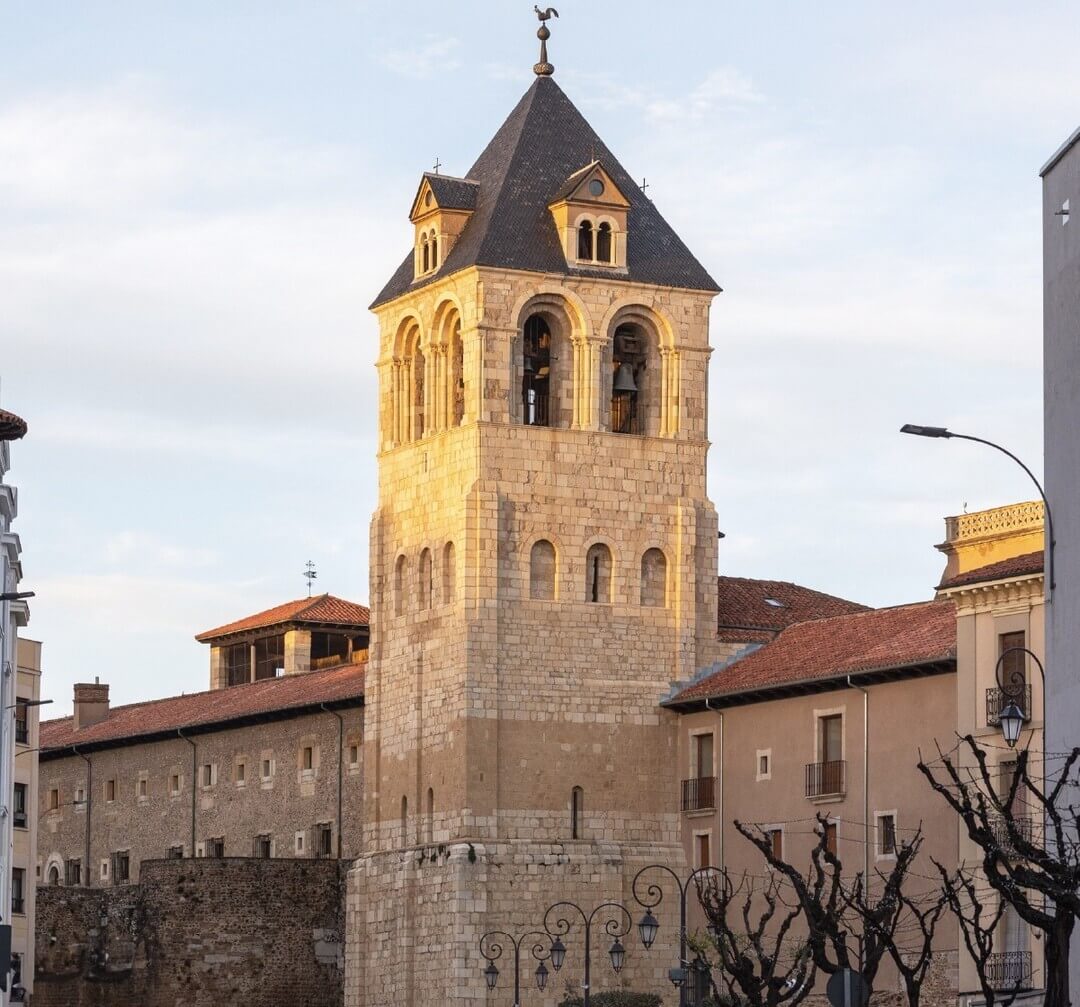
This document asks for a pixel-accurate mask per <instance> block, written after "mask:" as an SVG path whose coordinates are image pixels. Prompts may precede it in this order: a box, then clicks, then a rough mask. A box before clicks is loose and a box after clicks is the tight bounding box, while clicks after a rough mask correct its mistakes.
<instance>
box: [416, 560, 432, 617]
mask: <svg viewBox="0 0 1080 1007" xmlns="http://www.w3.org/2000/svg"><path fill="white" fill-rule="evenodd" d="M419 576H420V580H419V583H418V585H417V586H418V587H419V589H420V590H419V591H418V592H417V595H418V597H419V599H420V608H421V609H422V610H423V609H428V608H431V605H432V600H431V596H432V593H433V592H432V590H431V588H432V583H431V580H432V576H433V574H432V571H431V550H430V549H425V550H424V551H423V552H422V553H420V570H419Z"/></svg>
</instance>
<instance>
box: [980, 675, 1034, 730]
mask: <svg viewBox="0 0 1080 1007" xmlns="http://www.w3.org/2000/svg"><path fill="white" fill-rule="evenodd" d="M1009 703H1016V705H1017V706H1019V707H1020V712H1021V713H1022V714H1023V715H1024V720H1031V686H1030V685H1026V686H1024V689H1023V691H1022V692H1021V693H1020V695H1019V696H1010V695H1009V694H1008V693H1006V692H1002V690H1001V689H998V688H996V687H995V688H992V689H987V690H986V726H987V727H997V725H998V724H1000V723H1001V711H1002V710H1004V709H1005V707H1006V706H1008V705H1009Z"/></svg>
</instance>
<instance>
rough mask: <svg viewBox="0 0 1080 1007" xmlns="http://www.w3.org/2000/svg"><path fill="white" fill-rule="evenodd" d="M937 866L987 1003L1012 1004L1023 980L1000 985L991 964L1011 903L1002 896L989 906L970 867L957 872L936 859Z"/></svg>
mask: <svg viewBox="0 0 1080 1007" xmlns="http://www.w3.org/2000/svg"><path fill="white" fill-rule="evenodd" d="M934 866H935V867H936V868H937V869H938V873H939V874H940V875H941V885H942V892H943V894H944V897H945V901H946V904H947V905H948V907H949V910H950V911H951V912H952V914H953V916H955V917H956V918H957V920H958V921H959V923H960V934H961V936H962V937H963V938H964V946H965V947H966V948H967V950H968V954H969V955H971V958H972V960H973V961H974V962H975V970H976V973H977V975H978V977H979V987H980V988H981V989H982V994H983V1000H984V1002H985V1004H986V1007H995V1005H1000V1007H1009V1005H1010V1004H1011V1003H1012V1002H1013V1001H1014V1000H1015V999H1016V995H1017V993H1019V992H1020V981H1019V980H1018V981H1017V982H1016V983H1015V984H1014V988H1013V989H1012V990H1011V991H1008V990H1007V991H1002V990H1000V989H997V988H996V986H995V984H994V981H993V978H992V975H991V973H992V968H991V965H990V958H991V956H992V955H993V954H994V933H995V931H996V930H997V928H998V925H999V924H1000V923H1001V920H1002V917H1003V916H1004V915H1005V907H1006V906H1007V905H1008V903H1007V902H1005V901H1004V900H1002V899H998V900H997V901H996V902H995V905H994V907H993V908H992V909H988V908H987V907H986V905H985V904H984V903H983V900H982V899H980V898H979V893H978V891H977V890H976V884H975V878H974V876H973V875H972V874H971V872H970V871H965V870H964V869H963V868H960V869H959V870H957V871H956V873H955V874H950V873H949V872H948V871H947V870H946V869H945V868H944V867H942V865H941V864H939V863H938V862H937V861H936V860H935V861H934Z"/></svg>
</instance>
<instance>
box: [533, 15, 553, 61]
mask: <svg viewBox="0 0 1080 1007" xmlns="http://www.w3.org/2000/svg"><path fill="white" fill-rule="evenodd" d="M533 10H534V11H536V16H537V17H538V18H539V19H540V30H539V31H538V32H537V33H536V37H537V38H538V39H540V62H539V63H537V64H536V65H535V66H534V67H533V73H535V74H536V76H537V77H550V76H551V75H552V74H553V73H554V72H555V67H554V65H553V64H551V63H549V62H548V54H547V40H548V39H549V38H551V32H550V30H549V29H548V26H547V22H548V21H550V20H551V19H552V18H553V17H558V16H559V12H558V11H557V10H556V9H555V8H554V7H548V9H547V10H541V9H540V8H539V7H533Z"/></svg>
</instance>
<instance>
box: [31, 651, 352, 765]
mask: <svg viewBox="0 0 1080 1007" xmlns="http://www.w3.org/2000/svg"><path fill="white" fill-rule="evenodd" d="M365 664H366V662H345V663H342V664H336V665H334V666H333V667H330V668H320V669H318V670H317V671H305V672H300V673H298V674H295V675H286V676H284V677H282V678H264V679H259V680H258V681H256V682H245V683H243V684H242V685H233V686H229V687H228V688H226V689H205V690H203V691H200V692H182V693H180V694H179V695H177V696H159V697H158V698H157V699H143V700H139V701H138V702H136V703H124V704H121V705H120V706H113V707H111V708H110V709H109V713H108V716H106V717H105V719H104V720H102V721H99V722H98V723H96V724H91V725H88V726H87V727H84V728H82V729H80V730H79V731H78V732H74V736H73V737H70V738H66V739H65V740H64V741H62V742H60V743H57V744H50V743H49V740H48V738H47V737H44V735H47V734H57V733H59V732H60V731H62V730H64V728H65V727H67V728H70V726H71V724H72V722H73V721H74V717H73V716H72V715H71V714H69V715H68V716H66V717H55V718H53V719H51V720H43V721H41V725H40V731H41V732H42V734H43V737H42V738H41V741H40V744H41V748H42V751H47V750H50V749H59V748H66V747H68V745H71V744H78V743H79V742H80V741H81V740H82V739H87V744H91V743H95V742H98V741H103V740H109V741H112V740H117V739H119V738H135V737H140V736H142V735H144V734H154V733H157V730H170V731H172V730H176V727H175V726H171V725H170V726H168V727H163V728H157V729H150V728H148V729H147V730H137V729H134V730H126V731H124V733H122V734H116V735H112V734H109V732H108V729H109V726H110V724H111V723H113V722H115V721H117V720H120V719H122V718H123V716H124V715H125V714H127V715H130V714H131V713H132V712H140V711H144V710H150V709H152V708H157V707H161V706H163V705H165V704H168V703H180V702H188V703H198V702H199V701H201V700H206V699H208V698H210V697H215V698H221V699H228V700H230V703H229V707H230V709H228V710H226V711H223V712H222V715H221V718H220V720H215V719H214V718H213V717H210V718H209V719H199V718H193V717H188V718H186V721H185V723H183V724H179V725H177V726H179V727H180V729H183V728H184V727H185V726H196V725H200V726H201V725H205V724H214V723H225V722H227V721H229V720H235V719H237V718H238V717H243V716H248V715H250V714H251V713H256V712H258V713H266V712H271V711H275V710H291V709H296V708H299V707H302V706H306V705H309V703H312V702H319V700H317V699H310V698H305V697H304V696H301V697H295V696H294V697H291V698H292V699H294V700H295V699H297V698H299V700H300V701H299V702H295V701H293V702H286V703H285V704H284V705H275V704H274V703H272V702H271V703H267V704H264V705H263V706H260V707H259V708H258V709H257V710H256V709H254V708H253V709H250V710H248V711H246V712H245V711H243V710H237V709H236V708H235V707H236V706H237V705H238V704H237V702H236V701H237V700H238V699H239V700H242V699H243V698H244V696H245V694H247V693H254V694H255V695H256V697H257V696H258V694H259V693H265V692H267V691H268V689H267V687H268V686H270V685H271V684H272V683H273V684H278V685H284V684H289V685H292V687H293V689H297V688H299V685H298V683H301V682H302V683H303V686H304V690H305V691H309V690H310V689H316V688H318V686H319V685H321V684H323V683H324V681H328V682H330V683H332V682H333V679H334V677H335V676H341V673H342V671H344V670H345V669H355V670H356V672H357V676H358V678H359V679H360V680H361V681H362V680H363V676H364V670H365ZM342 677H344V678H348V676H342ZM290 691H292V690H290ZM360 694H361V695H362V690H361V693H360ZM271 695H272V693H271ZM339 698H340V697H339ZM326 701H327V702H332V701H334V698H333V697H331V698H330V699H327V700H326Z"/></svg>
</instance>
